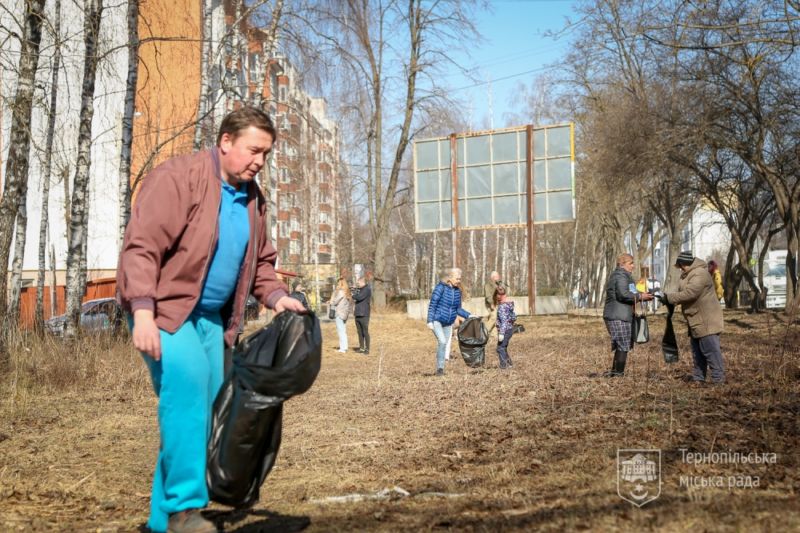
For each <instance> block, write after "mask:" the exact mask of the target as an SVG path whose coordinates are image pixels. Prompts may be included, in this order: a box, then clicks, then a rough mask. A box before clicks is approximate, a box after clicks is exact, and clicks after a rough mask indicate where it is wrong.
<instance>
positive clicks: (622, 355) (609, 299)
mask: <svg viewBox="0 0 800 533" xmlns="http://www.w3.org/2000/svg"><path fill="white" fill-rule="evenodd" d="M631 272H633V256H632V255H630V254H621V255H619V256H618V257H617V268H616V269H614V271H613V272H612V273H611V276H609V278H608V282H607V283H606V304H605V307H603V321H604V322H605V324H606V329H607V330H608V334H609V335H610V336H611V349H612V350H614V361H613V363H612V365H611V370H610V371H608V372H606V373H604V374H603V375H604V376H605V377H620V376H623V375H625V363H626V362H627V360H628V352H629V351H631V326H632V323H633V306H634V304H635V303H636V302H639V301H643V302H646V301H649V300H652V299H653V295H652V294H648V293H646V292H645V293H639V292H637V291H636V283H634V281H633V276H631Z"/></svg>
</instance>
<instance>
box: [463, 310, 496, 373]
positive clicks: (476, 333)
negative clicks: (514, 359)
mask: <svg viewBox="0 0 800 533" xmlns="http://www.w3.org/2000/svg"><path fill="white" fill-rule="evenodd" d="M487 342H489V334H488V333H487V332H486V326H484V325H483V321H482V320H481V319H480V317H477V316H471V317H469V318H468V319H466V320H464V322H462V323H461V326H459V328H458V347H459V349H460V350H461V357H463V358H464V362H465V363H467V366H469V367H472V368H475V367H478V366H483V363H484V361H485V360H486V348H485V346H486V343H487Z"/></svg>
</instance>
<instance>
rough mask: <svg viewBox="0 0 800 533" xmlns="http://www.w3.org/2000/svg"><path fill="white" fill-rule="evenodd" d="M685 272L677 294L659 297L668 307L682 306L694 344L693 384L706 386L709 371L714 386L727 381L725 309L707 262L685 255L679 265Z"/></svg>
mask: <svg viewBox="0 0 800 533" xmlns="http://www.w3.org/2000/svg"><path fill="white" fill-rule="evenodd" d="M675 267H676V268H679V269H680V270H681V272H682V273H681V277H680V280H679V281H678V290H677V291H676V292H668V293H663V294H662V293H658V294H656V297H657V298H660V299H661V301H662V302H664V303H665V304H667V305H680V306H681V311H682V312H683V316H684V317H685V318H686V321H687V322H688V323H689V337H690V338H691V341H692V354H693V356H694V371H693V372H692V380H693V381H696V382H703V381H705V379H706V369H707V368H710V369H711V380H712V381H713V382H714V383H722V382H724V381H725V365H724V363H723V361H722V352H721V351H720V345H719V334H720V333H722V325H723V320H722V307H721V306H720V305H719V300H718V299H717V295H716V293H715V291H714V280H713V279H712V278H711V274H709V273H708V267H707V265H706V263H705V261H702V260H701V259H698V258H696V257H693V256H692V253H691V252H689V251H683V252H681V253H680V255H678V259H677V261H675Z"/></svg>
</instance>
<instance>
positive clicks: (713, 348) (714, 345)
mask: <svg viewBox="0 0 800 533" xmlns="http://www.w3.org/2000/svg"><path fill="white" fill-rule="evenodd" d="M692 356H693V358H694V370H693V371H692V379H693V380H694V381H705V379H706V369H707V368H708V367H711V381H713V382H714V383H722V382H723V381H725V363H723V361H722V351H721V350H720V347H719V335H706V336H705V337H700V338H699V339H694V338H693V339H692Z"/></svg>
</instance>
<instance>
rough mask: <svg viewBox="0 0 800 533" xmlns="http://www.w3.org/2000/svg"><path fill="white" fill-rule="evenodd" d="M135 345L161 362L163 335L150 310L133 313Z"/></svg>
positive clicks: (139, 310)
mask: <svg viewBox="0 0 800 533" xmlns="http://www.w3.org/2000/svg"><path fill="white" fill-rule="evenodd" d="M133 345H134V347H136V349H137V350H139V351H140V352H142V353H144V354H147V355H149V356H150V357H152V358H153V359H155V360H156V361H160V360H161V334H160V333H159V331H158V326H156V321H155V319H154V318H153V312H152V311H150V310H149V309H138V310H137V311H135V312H134V313H133Z"/></svg>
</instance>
